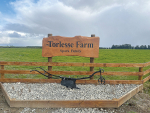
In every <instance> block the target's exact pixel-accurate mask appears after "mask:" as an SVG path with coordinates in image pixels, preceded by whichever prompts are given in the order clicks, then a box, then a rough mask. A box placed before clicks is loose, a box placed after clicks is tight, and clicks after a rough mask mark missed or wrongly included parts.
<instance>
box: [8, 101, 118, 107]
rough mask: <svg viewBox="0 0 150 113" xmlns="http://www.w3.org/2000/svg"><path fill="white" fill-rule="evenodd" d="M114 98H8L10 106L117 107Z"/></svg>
mask: <svg viewBox="0 0 150 113" xmlns="http://www.w3.org/2000/svg"><path fill="white" fill-rule="evenodd" d="M117 103H118V102H117V101H116V100H10V107H30V108H117Z"/></svg>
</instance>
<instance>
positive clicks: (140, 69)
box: [139, 67, 143, 80]
mask: <svg viewBox="0 0 150 113" xmlns="http://www.w3.org/2000/svg"><path fill="white" fill-rule="evenodd" d="M139 72H143V67H139ZM142 78H143V76H139V80H142Z"/></svg>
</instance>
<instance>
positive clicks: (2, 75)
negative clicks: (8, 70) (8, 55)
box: [1, 65, 5, 79]
mask: <svg viewBox="0 0 150 113" xmlns="http://www.w3.org/2000/svg"><path fill="white" fill-rule="evenodd" d="M1 70H4V65H1ZM3 78H5V77H4V73H1V79H3Z"/></svg>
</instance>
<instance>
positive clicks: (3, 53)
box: [0, 48, 150, 80]
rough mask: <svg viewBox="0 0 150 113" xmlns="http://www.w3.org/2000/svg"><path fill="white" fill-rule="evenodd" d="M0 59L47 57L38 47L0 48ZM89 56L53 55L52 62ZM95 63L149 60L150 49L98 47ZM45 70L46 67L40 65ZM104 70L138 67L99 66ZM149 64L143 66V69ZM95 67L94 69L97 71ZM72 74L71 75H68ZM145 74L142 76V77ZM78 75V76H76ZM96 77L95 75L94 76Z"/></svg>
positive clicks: (12, 67) (118, 77)
mask: <svg viewBox="0 0 150 113" xmlns="http://www.w3.org/2000/svg"><path fill="white" fill-rule="evenodd" d="M0 61H16V62H17V61H21V62H47V61H48V58H46V57H42V49H39V48H0ZM89 61H90V58H85V57H79V56H57V57H53V62H89ZM94 62H95V63H145V62H150V50H133V49H131V50H130V49H100V50H99V58H95V61H94ZM42 68H44V69H46V70H47V67H46V66H44V67H42ZM101 68H103V69H104V70H105V71H124V72H138V70H139V69H138V68H132V67H127V68H126V67H101ZM149 68H150V66H148V67H145V68H144V71H145V70H147V69H149ZM5 69H7V70H8V69H9V70H13V69H15V70H32V69H35V67H34V66H5ZM98 69H99V68H98V67H96V68H95V69H94V70H95V71H97V70H98ZM53 70H55V71H62V70H65V71H89V67H62V66H61V67H60V66H59V67H57V66H55V67H53ZM70 76H73V75H70ZM146 76H147V75H145V76H144V78H145V77H146ZM6 77H8V78H44V77H43V76H41V75H27V74H26V75H10V74H9V75H8V74H7V75H6ZM76 77H78V76H76ZM105 78H106V79H107V80H110V79H113V80H115V79H119V80H137V79H138V77H136V76H105ZM95 79H97V76H95Z"/></svg>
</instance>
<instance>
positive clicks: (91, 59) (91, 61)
mask: <svg viewBox="0 0 150 113" xmlns="http://www.w3.org/2000/svg"><path fill="white" fill-rule="evenodd" d="M91 37H95V34H92V35H91ZM90 63H94V58H93V57H90ZM90 71H94V66H92V67H90ZM90 79H91V80H92V79H94V76H92V77H91V78H90Z"/></svg>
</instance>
